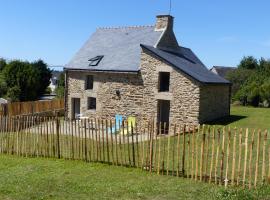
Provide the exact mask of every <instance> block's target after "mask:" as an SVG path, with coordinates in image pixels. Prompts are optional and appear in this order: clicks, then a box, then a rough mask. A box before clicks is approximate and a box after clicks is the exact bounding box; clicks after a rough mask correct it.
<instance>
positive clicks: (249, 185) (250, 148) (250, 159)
mask: <svg viewBox="0 0 270 200" xmlns="http://www.w3.org/2000/svg"><path fill="white" fill-rule="evenodd" d="M254 134H255V130H254V131H253V133H252V138H251V143H250V146H249V184H248V187H249V189H250V188H251V183H252V182H251V181H252V153H253V146H254Z"/></svg>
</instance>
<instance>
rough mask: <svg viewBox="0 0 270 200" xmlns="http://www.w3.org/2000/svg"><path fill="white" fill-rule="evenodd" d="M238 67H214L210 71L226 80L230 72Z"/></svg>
mask: <svg viewBox="0 0 270 200" xmlns="http://www.w3.org/2000/svg"><path fill="white" fill-rule="evenodd" d="M235 69H236V67H225V66H214V67H212V68H211V69H210V70H211V71H212V72H214V73H216V74H217V75H219V76H221V77H223V78H225V76H226V75H227V73H228V72H231V71H233V70H235Z"/></svg>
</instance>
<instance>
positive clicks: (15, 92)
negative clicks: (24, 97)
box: [7, 86, 21, 102]
mask: <svg viewBox="0 0 270 200" xmlns="http://www.w3.org/2000/svg"><path fill="white" fill-rule="evenodd" d="M20 93H21V89H20V87H19V86H14V87H11V88H9V89H8V91H7V96H8V97H9V99H10V101H12V102H13V101H20Z"/></svg>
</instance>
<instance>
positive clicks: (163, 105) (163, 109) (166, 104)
mask: <svg viewBox="0 0 270 200" xmlns="http://www.w3.org/2000/svg"><path fill="white" fill-rule="evenodd" d="M169 119H170V101H167V100H158V122H159V123H161V134H163V133H165V134H168V129H169V122H170V121H169Z"/></svg>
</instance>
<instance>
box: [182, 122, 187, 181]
mask: <svg viewBox="0 0 270 200" xmlns="http://www.w3.org/2000/svg"><path fill="white" fill-rule="evenodd" d="M183 135H184V137H183V155H182V175H183V177H185V155H186V125H184V126H183Z"/></svg>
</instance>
